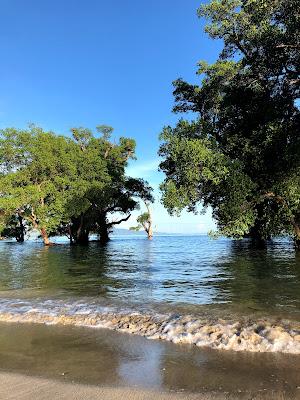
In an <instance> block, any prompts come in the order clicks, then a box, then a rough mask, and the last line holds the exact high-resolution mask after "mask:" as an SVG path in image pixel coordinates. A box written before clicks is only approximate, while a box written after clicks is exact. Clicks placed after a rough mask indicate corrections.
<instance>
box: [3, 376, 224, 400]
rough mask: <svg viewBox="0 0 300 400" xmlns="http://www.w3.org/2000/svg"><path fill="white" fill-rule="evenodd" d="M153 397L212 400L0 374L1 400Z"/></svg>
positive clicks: (160, 399) (139, 399) (145, 399)
mask: <svg viewBox="0 0 300 400" xmlns="http://www.w3.org/2000/svg"><path fill="white" fill-rule="evenodd" d="M154 398H155V399H157V400H171V399H174V400H177V399H178V400H189V399H191V400H192V399H200V398H201V399H202V398H203V399H209V398H211V397H207V396H200V397H199V395H196V394H180V393H160V392H155V391H146V390H137V389H130V388H107V387H99V386H91V385H83V384H76V383H73V384H72V383H64V382H58V381H55V380H51V379H45V378H36V377H29V376H25V375H19V374H12V373H3V372H2V373H0V399H1V400H71V399H72V400H77V399H78V400H79V399H80V400H90V399H93V400H98V399H99V400H100V399H101V400H124V399H129V400H148V399H149V400H150V399H154ZM218 398H219V397H218Z"/></svg>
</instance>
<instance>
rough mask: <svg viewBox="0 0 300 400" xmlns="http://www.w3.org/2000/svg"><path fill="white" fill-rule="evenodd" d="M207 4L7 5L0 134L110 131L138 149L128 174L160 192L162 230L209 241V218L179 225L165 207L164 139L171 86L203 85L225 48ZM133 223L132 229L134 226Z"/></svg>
mask: <svg viewBox="0 0 300 400" xmlns="http://www.w3.org/2000/svg"><path fill="white" fill-rule="evenodd" d="M200 3H201V0H150V1H146V0H106V1H104V0H84V1H83V0H42V1H41V0H26V1H24V0H0V5H1V15H0V35H1V37H0V54H1V62H0V127H1V128H4V127H7V126H15V127H18V128H23V127H25V126H26V125H27V124H28V123H29V122H34V123H36V124H37V125H40V126H42V127H43V128H44V129H51V130H53V131H55V132H57V133H61V134H66V135H68V134H69V129H70V127H73V126H85V127H89V128H93V127H94V126H96V125H99V124H107V125H111V126H113V127H114V128H115V135H116V136H121V135H122V136H128V137H133V138H134V139H136V141H137V157H138V160H137V161H135V162H131V164H130V166H129V168H128V173H129V174H131V175H132V176H138V177H144V178H145V179H147V180H148V181H149V182H150V183H151V184H152V185H153V186H154V188H155V196H156V198H157V201H156V203H155V205H154V219H155V225H156V229H157V230H159V231H164V232H177V233H178V232H191V233H194V232H206V231H207V230H209V229H211V228H212V227H213V222H212V219H211V217H210V215H209V214H207V215H205V216H203V215H198V216H194V215H193V214H187V213H183V215H182V216H181V217H180V218H171V217H169V216H168V214H167V212H166V211H165V210H164V209H163V207H162V206H161V205H160V204H159V191H158V185H159V183H160V182H161V181H162V180H163V174H162V173H159V172H157V166H158V163H159V159H158V156H157V149H158V146H159V141H158V134H159V132H160V131H161V129H162V127H163V126H164V125H167V124H174V123H175V122H176V120H177V119H178V118H179V116H178V115H174V114H172V112H171V109H172V106H173V97H172V81H173V80H175V79H176V78H178V77H182V78H184V79H186V80H188V81H190V82H197V81H198V78H197V77H196V75H195V72H196V69H197V67H196V64H197V62H198V61H199V60H202V59H205V60H207V61H208V62H212V61H214V60H215V59H216V57H217V55H218V52H219V44H218V43H217V42H214V41H211V40H210V39H209V38H208V37H207V35H206V34H205V33H204V32H203V27H204V21H202V20H199V19H198V17H197V15H196V10H197V8H198V7H199V5H200ZM132 223H133V222H132V221H130V222H128V223H127V225H126V226H128V225H132Z"/></svg>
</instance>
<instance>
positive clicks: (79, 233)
mask: <svg viewBox="0 0 300 400" xmlns="http://www.w3.org/2000/svg"><path fill="white" fill-rule="evenodd" d="M112 132H113V128H111V127H108V126H106V125H101V126H99V127H97V134H98V136H97V137H96V136H95V135H94V134H93V132H92V131H91V130H89V129H86V128H73V129H72V133H73V138H67V137H65V136H59V135H55V134H54V133H52V132H45V131H43V130H42V129H41V128H38V127H35V126H31V127H30V128H29V129H26V130H18V129H11V128H10V129H4V130H2V131H1V132H0V171H1V172H0V231H1V232H2V235H3V236H14V237H16V239H17V240H18V241H23V240H24V235H25V230H29V229H35V230H37V231H38V232H39V233H40V235H41V237H42V238H43V240H44V243H45V245H49V244H50V239H49V237H50V236H51V235H55V234H66V235H68V236H69V238H70V241H71V243H81V244H82V243H87V242H88V241H89V236H90V233H96V234H98V235H99V236H100V240H101V242H103V243H105V242H107V241H108V239H109V232H110V230H111V229H112V227H113V226H114V225H116V224H119V223H121V222H122V221H125V220H128V219H129V217H130V211H132V210H134V209H136V208H137V207H138V200H137V199H138V198H142V199H151V198H152V197H151V190H152V189H151V188H150V187H149V186H148V184H147V183H146V182H144V181H143V180H142V179H133V178H130V177H127V176H126V174H125V168H126V166H127V162H128V160H129V159H130V158H134V157H135V156H134V150H135V142H134V140H132V139H129V138H124V137H121V138H120V139H119V141H118V143H114V142H112V141H111V140H110V136H111V134H112ZM116 214H117V215H118V218H116V217H115V216H116Z"/></svg>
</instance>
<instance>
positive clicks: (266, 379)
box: [0, 323, 300, 400]
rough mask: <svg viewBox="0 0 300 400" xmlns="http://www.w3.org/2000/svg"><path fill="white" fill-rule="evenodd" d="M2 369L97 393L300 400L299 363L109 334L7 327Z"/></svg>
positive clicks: (2, 335)
mask: <svg viewBox="0 0 300 400" xmlns="http://www.w3.org/2000/svg"><path fill="white" fill-rule="evenodd" d="M0 368H1V369H2V370H5V371H11V372H17V373H22V374H28V375H34V376H42V377H48V378H52V379H58V380H64V381H71V382H81V383H88V384H95V385H107V386H127V387H128V386H137V387H144V388H151V389H158V390H172V391H173V390H174V391H188V392H191V391H192V392H210V393H212V398H214V396H213V394H214V393H220V394H224V398H227V397H225V396H227V395H228V394H233V395H235V396H237V397H238V398H241V399H247V400H249V399H256V398H259V399H260V400H261V399H262V398H263V399H281V400H283V399H298V398H300V363H299V358H298V357H297V356H295V355H290V354H289V355H280V354H278V353H260V354H258V353H255V354H254V353H236V352H219V351H214V350H210V349H202V350H201V351H199V349H197V348H195V347H194V346H180V345H174V344H172V343H168V342H163V341H155V340H154V341H153V340H146V339H144V338H142V337H133V336H130V335H125V334H121V333H116V332H110V331H107V330H104V329H102V330H95V329H85V328H78V327H69V326H68V327H66V326H44V325H34V324H22V325H17V324H4V323H0ZM230 398H231V397H230ZM234 398H235V397H234Z"/></svg>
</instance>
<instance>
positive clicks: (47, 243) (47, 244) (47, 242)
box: [41, 228, 51, 246]
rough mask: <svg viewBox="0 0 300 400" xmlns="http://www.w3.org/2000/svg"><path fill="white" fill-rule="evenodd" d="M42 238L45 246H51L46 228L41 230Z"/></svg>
mask: <svg viewBox="0 0 300 400" xmlns="http://www.w3.org/2000/svg"><path fill="white" fill-rule="evenodd" d="M41 236H42V238H43V241H44V245H45V246H50V244H51V243H50V240H49V236H48V234H47V231H46V229H45V228H41Z"/></svg>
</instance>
